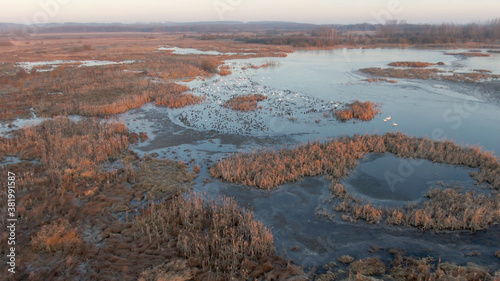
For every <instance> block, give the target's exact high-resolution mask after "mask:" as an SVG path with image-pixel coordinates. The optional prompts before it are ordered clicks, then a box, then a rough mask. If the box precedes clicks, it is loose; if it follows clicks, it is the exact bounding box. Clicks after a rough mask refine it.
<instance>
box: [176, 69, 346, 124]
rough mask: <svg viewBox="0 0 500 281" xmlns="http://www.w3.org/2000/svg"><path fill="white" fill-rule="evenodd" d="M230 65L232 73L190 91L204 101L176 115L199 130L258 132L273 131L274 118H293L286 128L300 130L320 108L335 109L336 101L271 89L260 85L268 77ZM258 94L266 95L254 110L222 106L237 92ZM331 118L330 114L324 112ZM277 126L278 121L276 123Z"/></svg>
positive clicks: (321, 115)
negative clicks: (238, 109)
mask: <svg viewBox="0 0 500 281" xmlns="http://www.w3.org/2000/svg"><path fill="white" fill-rule="evenodd" d="M232 66H233V69H232V71H233V74H232V75H230V76H226V77H218V78H216V79H213V80H211V81H205V82H203V83H201V84H200V85H198V86H197V87H192V89H191V90H192V92H193V93H195V94H197V95H203V96H205V102H203V103H202V104H200V105H195V106H193V107H187V108H184V109H180V110H179V111H177V113H176V116H177V119H178V120H179V121H180V122H181V123H183V124H184V125H186V126H189V127H192V128H197V129H201V130H215V131H218V132H222V133H232V134H233V133H234V134H261V133H266V132H273V131H274V132H276V130H275V129H274V128H273V127H276V120H278V119H279V120H280V124H284V125H285V126H286V125H287V123H290V122H294V124H293V126H290V127H288V128H290V129H293V130H298V128H297V126H304V128H303V129H304V131H307V130H308V129H310V125H309V124H310V123H314V122H315V120H318V119H322V120H325V116H326V114H325V115H324V112H328V113H330V112H331V110H333V109H337V108H338V107H339V106H340V105H341V104H340V103H339V102H333V101H325V100H322V99H319V98H315V97H312V96H308V95H304V94H301V93H297V92H294V91H292V90H289V89H275V88H271V87H269V86H266V85H264V83H265V81H266V80H267V79H270V77H265V76H262V77H257V76H256V75H255V74H252V73H251V72H248V71H245V72H243V71H242V72H239V71H238V69H240V68H241V66H239V65H232ZM247 94H262V95H265V96H266V99H265V100H263V101H260V102H258V104H257V105H258V106H259V107H260V106H262V107H261V108H258V109H257V110H256V111H253V112H252V111H249V112H240V111H234V110H232V109H230V108H227V107H224V104H225V103H226V101H228V100H229V99H230V98H232V97H234V96H237V95H247ZM328 116H329V117H330V119H331V120H333V116H332V115H331V114H328ZM280 127H281V125H280Z"/></svg>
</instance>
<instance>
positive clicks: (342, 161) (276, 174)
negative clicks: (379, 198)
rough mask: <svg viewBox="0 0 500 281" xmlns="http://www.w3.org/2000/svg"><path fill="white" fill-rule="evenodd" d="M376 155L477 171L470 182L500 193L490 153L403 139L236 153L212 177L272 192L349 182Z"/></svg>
mask: <svg viewBox="0 0 500 281" xmlns="http://www.w3.org/2000/svg"><path fill="white" fill-rule="evenodd" d="M374 152H375V153H385V152H389V153H394V154H396V155H397V156H399V157H403V158H410V157H412V158H421V159H427V160H430V161H433V162H438V163H448V164H452V165H464V166H468V167H472V168H479V170H478V172H474V173H473V174H472V176H473V177H474V178H475V179H476V180H477V181H478V182H486V183H489V184H490V185H489V186H490V187H491V188H494V189H497V190H498V189H500V163H498V159H497V158H496V157H495V156H494V155H493V154H492V153H490V152H483V151H482V150H481V149H480V148H479V147H473V146H472V147H461V146H459V145H457V144H455V143H454V142H452V141H433V140H431V139H429V138H417V137H409V136H406V135H404V134H402V133H386V134H385V135H381V136H380V135H355V136H352V137H349V136H346V137H340V138H338V139H335V140H331V141H327V142H324V143H320V142H317V141H316V142H312V143H306V144H302V145H299V146H296V147H293V148H282V149H279V150H275V151H266V150H264V151H260V152H257V151H254V152H252V153H238V154H234V155H231V156H229V157H228V158H226V159H224V160H221V161H219V162H218V163H216V164H215V165H214V166H212V167H211V169H210V174H211V175H212V176H213V177H215V178H221V179H223V180H226V181H229V182H237V183H241V184H244V185H249V186H255V187H258V188H264V189H271V188H273V187H276V186H278V185H280V184H283V183H285V182H293V181H297V180H299V179H300V178H301V177H304V176H315V175H322V174H325V175H330V176H332V177H334V178H337V179H338V178H342V177H345V176H346V175H347V174H348V172H349V171H350V170H351V169H353V168H354V167H356V165H357V162H356V161H357V160H358V159H360V158H362V157H363V156H364V155H366V154H367V153H374Z"/></svg>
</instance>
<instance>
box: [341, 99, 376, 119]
mask: <svg viewBox="0 0 500 281" xmlns="http://www.w3.org/2000/svg"><path fill="white" fill-rule="evenodd" d="M346 107H347V108H346V109H339V110H336V111H335V117H336V118H337V119H338V120H340V121H347V120H351V119H357V120H361V121H370V120H372V119H373V118H375V116H376V115H377V114H380V113H382V111H381V110H380V108H379V107H378V105H377V104H375V103H374V102H371V101H366V102H361V101H359V100H355V101H354V102H352V103H349V104H346Z"/></svg>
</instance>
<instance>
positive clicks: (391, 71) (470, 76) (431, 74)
mask: <svg viewBox="0 0 500 281" xmlns="http://www.w3.org/2000/svg"><path fill="white" fill-rule="evenodd" d="M360 71H361V72H363V73H366V74H370V75H372V76H376V77H386V78H388V77H390V78H405V79H421V80H429V79H432V80H443V81H452V82H470V83H472V82H481V81H487V80H491V79H500V75H498V74H491V73H488V72H479V73H457V72H454V73H452V75H443V74H442V73H444V72H443V71H441V70H438V69H437V68H410V69H401V68H379V67H370V68H362V69H360Z"/></svg>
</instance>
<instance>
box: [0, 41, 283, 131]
mask: <svg viewBox="0 0 500 281" xmlns="http://www.w3.org/2000/svg"><path fill="white" fill-rule="evenodd" d="M172 43H174V44H175V45H176V46H180V47H190V48H201V49H204V50H207V49H210V50H218V51H221V52H232V53H235V54H234V55H218V56H211V55H210V56H209V55H194V54H193V55H177V54H172V51H168V50H165V51H162V50H158V47H159V46H162V45H166V44H172ZM82 46H85V48H83V47H82ZM80 47H82V48H80ZM75 48H77V49H78V50H79V51H78V52H75V51H74V50H75ZM79 48H80V49H81V50H80V49H79ZM244 49H246V46H245V44H242V43H241V42H228V41H226V40H212V41H211V42H210V44H209V45H207V44H206V42H204V41H202V40H198V39H192V38H188V37H185V38H178V36H175V35H171V34H149V36H144V35H143V34H140V33H124V34H116V33H109V34H106V33H104V34H92V33H90V34H85V33H84V34H79V35H74V34H58V35H57V36H47V35H44V34H36V35H31V36H27V37H19V38H17V37H13V38H12V40H11V44H10V45H9V46H0V54H1V55H2V58H3V62H2V63H1V64H0V71H1V73H2V74H1V75H0V85H1V86H2V87H1V88H0V94H1V95H0V121H10V120H14V119H16V118H28V117H30V116H31V112H30V108H33V109H34V113H35V114H36V115H37V116H44V117H45V116H47V117H52V116H57V115H71V114H78V115H84V116H99V117H102V116H106V115H110V114H116V113H122V112H125V111H127V110H129V109H133V108H137V107H140V106H141V105H143V104H144V103H147V102H155V103H156V104H158V105H164V106H169V107H174V108H178V107H184V106H187V105H192V104H196V103H199V102H201V101H202V97H197V96H194V95H192V94H186V93H185V92H186V91H188V90H189V89H188V88H187V87H185V86H182V85H179V84H175V82H177V81H179V80H182V81H185V80H191V79H195V78H197V77H198V78H203V77H207V76H211V75H214V74H217V73H219V74H221V75H224V74H226V75H227V74H229V72H230V70H229V69H227V67H224V66H223V67H222V68H221V69H220V70H219V65H220V64H221V63H222V61H223V60H226V59H232V58H245V57H263V56H283V54H284V55H285V56H286V54H285V53H284V52H291V51H292V50H290V49H287V48H282V47H273V46H253V48H252V50H253V52H254V53H252V54H248V55H239V54H237V53H240V52H241V53H242V50H244ZM56 60H59V61H66V62H67V63H65V64H62V65H59V66H58V65H55V66H52V65H43V64H42V65H38V66H34V67H33V68H32V69H31V70H29V69H28V71H29V72H27V71H26V70H25V69H23V68H21V67H20V66H19V65H17V64H16V63H19V62H40V61H47V62H51V61H56ZM89 60H100V61H111V62H113V63H118V64H112V65H97V66H82V65H81V61H89ZM124 61H127V62H128V63H123V64H122V63H120V62H124Z"/></svg>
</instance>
